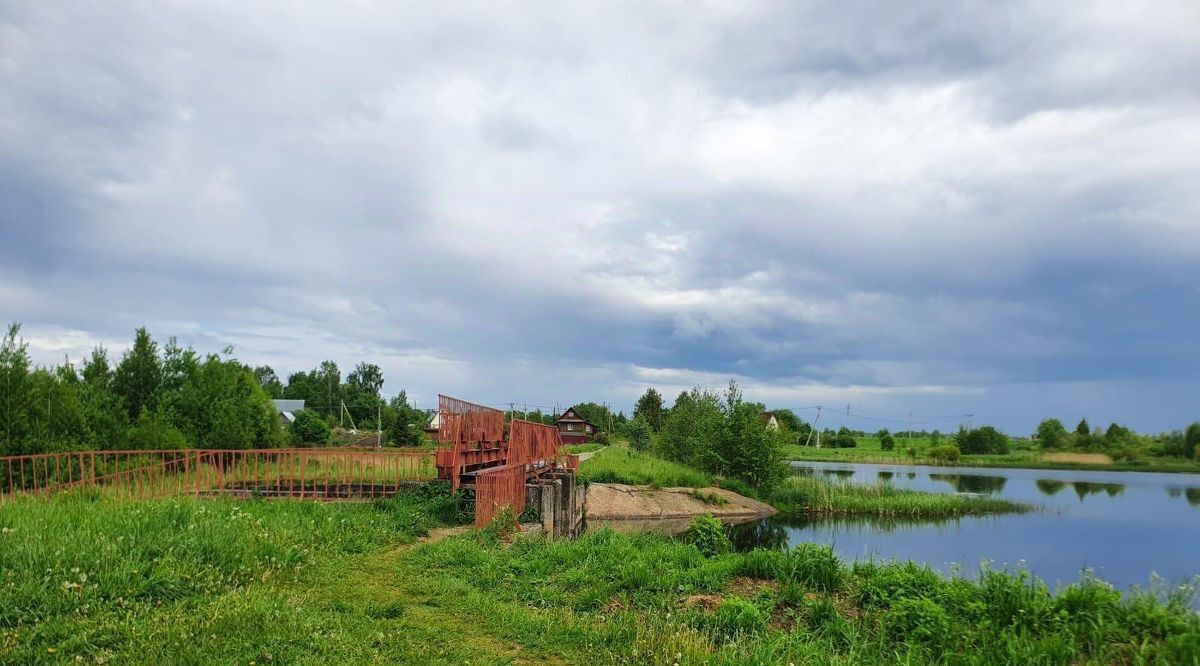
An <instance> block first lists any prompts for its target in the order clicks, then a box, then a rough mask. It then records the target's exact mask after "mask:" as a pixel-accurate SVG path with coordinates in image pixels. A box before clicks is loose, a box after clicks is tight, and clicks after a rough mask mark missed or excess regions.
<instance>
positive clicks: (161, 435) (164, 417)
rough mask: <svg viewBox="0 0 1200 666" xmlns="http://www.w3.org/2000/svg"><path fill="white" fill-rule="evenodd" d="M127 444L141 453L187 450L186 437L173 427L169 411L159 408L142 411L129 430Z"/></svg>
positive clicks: (172, 419) (173, 420)
mask: <svg viewBox="0 0 1200 666" xmlns="http://www.w3.org/2000/svg"><path fill="white" fill-rule="evenodd" d="M129 444H130V447H131V448H134V449H138V450H142V451H151V450H163V449H186V448H188V441H187V437H185V436H184V434H183V433H182V432H180V431H179V428H176V427H175V419H174V417H173V416H172V415H171V414H170V413H169V410H166V409H163V408H162V407H161V406H159V407H157V408H155V409H154V410H153V411H152V410H149V409H147V410H143V411H142V414H141V416H139V417H138V420H137V423H136V424H134V426H133V427H132V428H130V429H129Z"/></svg>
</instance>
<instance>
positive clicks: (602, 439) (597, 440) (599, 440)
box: [592, 431, 609, 446]
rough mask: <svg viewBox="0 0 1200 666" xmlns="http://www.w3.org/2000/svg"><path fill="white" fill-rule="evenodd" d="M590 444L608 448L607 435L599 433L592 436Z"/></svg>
mask: <svg viewBox="0 0 1200 666" xmlns="http://www.w3.org/2000/svg"><path fill="white" fill-rule="evenodd" d="M592 443H593V444H599V445H600V446H608V444H609V438H608V433H606V432H603V431H601V432H598V433H596V434H595V435H592Z"/></svg>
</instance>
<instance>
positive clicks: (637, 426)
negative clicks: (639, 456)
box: [625, 416, 650, 451]
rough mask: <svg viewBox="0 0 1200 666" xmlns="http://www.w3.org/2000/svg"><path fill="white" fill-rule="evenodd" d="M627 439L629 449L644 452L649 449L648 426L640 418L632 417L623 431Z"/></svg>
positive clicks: (644, 420)
mask: <svg viewBox="0 0 1200 666" xmlns="http://www.w3.org/2000/svg"><path fill="white" fill-rule="evenodd" d="M625 432H626V436H627V437H628V438H629V448H631V449H633V450H634V451H645V450H647V449H649V448H650V424H649V423H647V422H646V419H643V418H641V417H640V416H635V417H633V420H632V421H630V422H629V425H628V426H627V427H626V429H625Z"/></svg>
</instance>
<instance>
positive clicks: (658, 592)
mask: <svg viewBox="0 0 1200 666" xmlns="http://www.w3.org/2000/svg"><path fill="white" fill-rule="evenodd" d="M417 574H420V577H422V578H424V581H425V582H424V583H423V589H424V590H425V591H426V594H428V595H430V597H431V601H430V602H429V603H431V604H436V605H438V606H442V605H443V604H445V606H443V607H445V608H449V609H453V610H454V612H457V613H462V614H465V615H469V616H471V617H472V618H473V620H472V623H471V624H472V626H473V627H475V628H476V629H478V630H481V631H485V632H488V633H495V634H497V635H499V636H501V637H503V638H504V639H507V640H512V641H516V642H518V643H521V644H523V645H527V646H533V647H535V648H536V649H539V650H543V651H545V652H549V653H550V654H553V655H555V656H557V657H559V658H561V659H563V660H565V661H567V662H569V663H614V664H615V663H630V664H680V665H685V664H786V663H797V664H799V663H814V664H815V663H820V664H894V663H913V664H926V663H934V664H936V663H954V664H1008V663H1022V664H1024V663H1039V664H1109V663H1161V664H1175V663H1195V661H1196V660H1197V659H1200V619H1198V618H1197V615H1196V614H1195V613H1194V612H1192V610H1191V609H1190V607H1189V600H1188V598H1187V597H1186V595H1183V594H1180V595H1177V596H1176V597H1175V598H1172V599H1171V600H1169V601H1161V600H1158V599H1155V598H1153V597H1151V596H1149V595H1139V596H1134V597H1131V598H1128V599H1122V598H1121V596H1120V595H1119V594H1118V593H1117V592H1116V591H1114V590H1113V589H1112V588H1110V587H1109V586H1107V585H1105V584H1103V583H1101V582H1099V581H1096V580H1093V579H1084V580H1082V581H1081V582H1079V583H1077V584H1075V585H1073V586H1069V587H1067V588H1064V589H1062V590H1060V591H1059V592H1058V593H1057V594H1053V593H1051V592H1050V591H1048V590H1047V588H1046V587H1045V585H1043V584H1042V583H1041V582H1040V581H1037V580H1035V579H1033V578H1031V577H1029V576H1027V575H1025V574H1023V573H1021V572H1014V573H1004V572H985V573H984V574H983V575H981V576H980V577H979V578H978V579H972V580H966V579H947V578H943V577H942V576H940V575H938V574H937V573H936V572H934V571H932V570H931V569H928V568H926V567H920V566H917V565H913V564H911V563H867V564H855V565H847V564H845V563H843V562H841V561H840V560H839V559H838V558H837V557H836V556H835V555H834V554H833V553H832V551H830V550H829V549H828V548H827V547H824V546H818V545H815V544H804V545H802V546H800V547H798V548H796V549H794V550H792V551H767V550H758V551H752V552H749V553H740V554H738V553H733V554H721V555H713V556H711V557H706V556H705V555H703V554H702V553H701V551H700V550H698V549H697V548H696V547H694V546H692V545H689V544H686V543H684V542H681V541H672V540H669V539H666V538H663V537H660V536H656V535H627V534H619V533H615V532H611V531H608V530H600V531H597V532H593V533H590V534H587V535H585V536H584V537H582V538H580V539H578V540H575V541H556V542H550V543H547V542H545V541H542V540H541V539H533V540H523V541H518V542H516V543H514V544H513V545H512V547H511V548H505V547H503V546H499V545H496V544H495V543H489V542H486V541H483V540H479V539H474V538H469V537H463V538H456V539H452V540H448V541H444V542H441V543H438V544H434V545H430V546H425V547H422V548H420V549H418V550H416V551H414V552H413V555H412V557H411V558H409V559H408V560H406V561H404V562H401V563H398V575H399V577H400V578H403V579H407V578H408V577H409V576H416V575H417Z"/></svg>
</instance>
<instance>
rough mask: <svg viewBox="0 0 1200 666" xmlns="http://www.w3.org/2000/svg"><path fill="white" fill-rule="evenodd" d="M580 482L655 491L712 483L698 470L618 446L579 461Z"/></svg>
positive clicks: (699, 486)
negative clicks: (612, 484) (626, 485)
mask: <svg viewBox="0 0 1200 666" xmlns="http://www.w3.org/2000/svg"><path fill="white" fill-rule="evenodd" d="M579 474H580V478H582V479H583V480H585V481H587V482H595V483H627V484H630V485H634V486H653V487H655V488H672V487H685V488H702V487H705V486H711V485H713V479H712V477H711V476H709V475H708V474H706V473H704V472H701V471H700V470H697V469H693V468H691V467H687V466H685V465H680V464H678V463H674V462H671V461H669V460H663V459H661V458H657V457H655V456H652V455H650V454H648V453H640V452H638V451H634V450H632V449H628V448H625V447H621V446H610V447H608V448H607V449H605V450H603V451H601V452H600V453H597V454H596V455H594V456H592V457H591V458H589V459H587V460H585V461H583V463H582V464H581V465H580V467H579Z"/></svg>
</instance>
